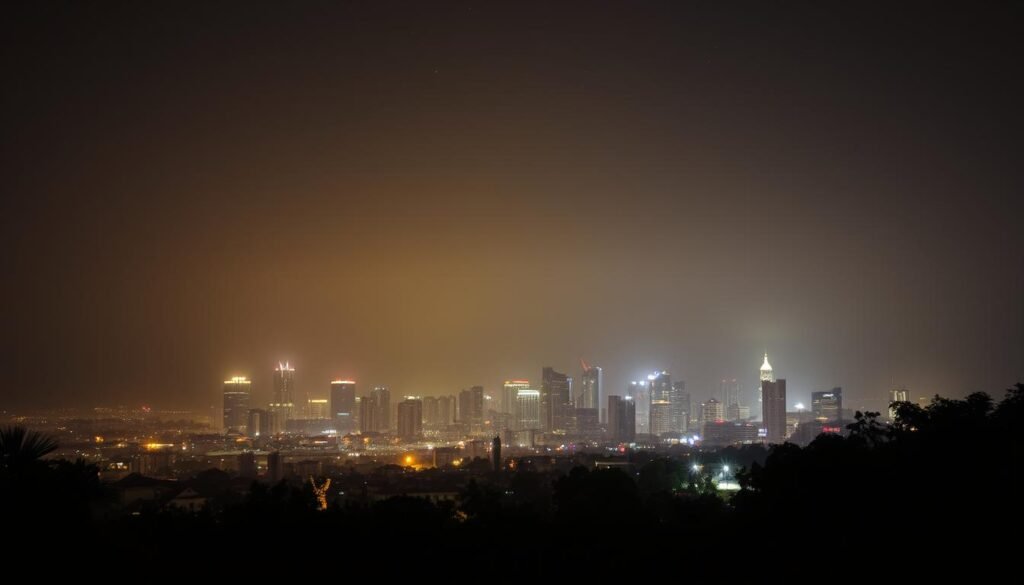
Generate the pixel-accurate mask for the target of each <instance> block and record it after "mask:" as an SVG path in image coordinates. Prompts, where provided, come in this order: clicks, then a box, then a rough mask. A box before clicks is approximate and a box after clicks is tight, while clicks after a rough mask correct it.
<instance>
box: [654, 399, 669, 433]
mask: <svg viewBox="0 0 1024 585" xmlns="http://www.w3.org/2000/svg"><path fill="white" fill-rule="evenodd" d="M650 429H651V431H650V432H651V434H652V435H655V436H661V435H663V434H665V433H670V432H672V405H671V404H670V403H669V401H668V400H651V422H650Z"/></svg>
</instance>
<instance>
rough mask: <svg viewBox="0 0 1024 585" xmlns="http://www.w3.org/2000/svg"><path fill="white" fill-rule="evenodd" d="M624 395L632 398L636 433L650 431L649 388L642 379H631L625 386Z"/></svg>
mask: <svg viewBox="0 0 1024 585" xmlns="http://www.w3.org/2000/svg"><path fill="white" fill-rule="evenodd" d="M626 396H628V397H630V398H632V399H633V406H634V410H635V411H636V434H638V435H646V434H649V433H650V432H651V390H650V388H649V386H648V384H647V382H644V381H633V382H630V383H629V386H627V387H626Z"/></svg>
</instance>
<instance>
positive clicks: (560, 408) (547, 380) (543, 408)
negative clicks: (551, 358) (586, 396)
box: [540, 367, 573, 432]
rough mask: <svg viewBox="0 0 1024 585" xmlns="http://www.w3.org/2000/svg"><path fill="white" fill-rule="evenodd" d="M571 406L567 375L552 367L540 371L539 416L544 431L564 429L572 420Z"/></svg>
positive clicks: (568, 426)
mask: <svg viewBox="0 0 1024 585" xmlns="http://www.w3.org/2000/svg"><path fill="white" fill-rule="evenodd" d="M572 415H573V407H572V402H571V390H570V382H569V377H568V376H566V375H565V374H562V373H560V372H556V371H555V369H554V368H551V367H545V368H544V369H543V370H542V371H541V386H540V416H541V424H542V428H543V430H544V431H547V432H551V431H566V430H568V429H569V428H570V426H571V422H572Z"/></svg>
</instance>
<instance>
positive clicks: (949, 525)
mask: <svg viewBox="0 0 1024 585" xmlns="http://www.w3.org/2000/svg"><path fill="white" fill-rule="evenodd" d="M896 412H897V421H896V422H895V423H894V424H891V425H883V424H881V423H880V422H879V421H878V413H858V414H857V418H856V421H855V422H854V423H853V424H851V425H850V426H849V430H850V433H849V434H848V435H847V436H840V435H822V436H820V437H818V438H817V439H816V440H815V441H814V442H812V443H811V444H810V445H809V446H807V447H805V448H800V447H797V446H795V445H792V444H785V445H779V446H775V447H773V448H772V449H771V450H770V452H769V454H768V455H767V458H766V459H764V463H763V465H762V464H760V463H758V462H757V461H756V459H758V458H757V457H752V458H751V459H750V460H751V461H754V462H753V463H750V464H749V465H746V466H745V467H744V468H743V469H741V470H740V471H739V472H738V474H737V475H738V479H739V482H740V485H741V489H740V491H739V492H737V493H735V495H733V496H731V497H727V498H723V496H722V495H721V494H720V493H719V492H718V491H717V490H716V489H715V488H714V485H713V484H712V483H711V478H710V477H709V476H708V475H707V474H706V473H702V472H701V473H695V472H694V470H693V468H692V467H691V463H692V462H690V461H686V460H681V459H668V458H659V459H654V460H651V461H648V462H646V463H645V464H644V465H642V466H641V467H639V469H638V471H637V472H636V473H635V474H630V473H627V472H624V471H622V470H619V469H593V470H591V469H586V468H582V467H578V468H575V469H573V470H571V471H570V472H569V473H567V474H561V475H559V476H557V477H552V476H551V475H550V474H547V473H542V472H536V471H518V472H508V473H503V474H495V475H492V476H489V477H484V478H481V479H475V480H471V481H470V482H469V483H468V484H467V485H466V486H465V488H464V489H463V490H462V491H461V492H460V493H459V495H458V497H457V498H456V499H454V500H441V501H433V500H428V499H425V498H419V497H404V496H396V497H392V498H389V499H385V500H379V501H372V500H367V499H360V498H344V499H336V500H333V501H331V503H330V505H329V507H328V509H327V510H324V511H321V510H319V509H318V504H317V500H316V497H315V494H314V493H313V490H312V488H311V486H310V485H309V484H308V483H306V484H303V485H302V486H301V487H299V486H297V485H289V484H287V483H281V484H278V485H275V486H267V485H263V484H259V483H254V484H253V485H252V487H251V488H250V489H249V490H248V491H247V492H246V493H245V494H242V495H238V494H233V495H232V494H225V495H224V496H223V497H220V498H216V499H214V500H211V504H210V505H209V506H207V507H206V508H205V509H203V510H202V511H199V512H197V513H190V512H184V511H180V510H175V509H169V508H167V507H159V508H158V507H154V508H153V509H151V510H145V509H143V510H141V511H138V512H137V513H136V514H127V515H125V514H109V513H105V512H104V511H105V510H106V511H109V510H110V509H112V507H111V502H110V498H111V497H112V496H111V494H110V493H109V492H108V491H107V490H105V489H104V487H103V486H102V485H101V484H100V483H99V482H98V480H97V479H96V473H95V469H94V468H91V467H90V466H87V465H84V464H81V463H69V462H64V461H48V460H45V459H42V456H43V455H45V454H46V452H49V451H48V450H52V449H51V447H52V445H50V444H48V443H46V439H45V437H42V436H38V435H35V434H33V433H27V432H25V431H24V430H20V429H7V430H5V431H4V432H3V433H2V435H3V437H2V442H0V448H2V449H3V465H2V467H0V489H2V494H0V495H2V497H0V506H2V507H3V512H4V518H5V526H6V527H7V528H8V529H12V528H13V529H15V533H16V534H20V535H21V536H20V540H19V539H18V538H16V539H15V544H16V546H20V547H21V549H22V550H24V551H26V552H27V553H33V554H35V553H39V554H42V555H44V556H45V555H52V556H56V557H64V558H73V559H79V560H81V559H96V558H117V559H119V560H121V561H123V562H128V563H132V564H139V565H150V564H160V563H166V562H169V559H173V562H174V563H175V566H176V567H200V566H202V564H203V563H205V562H207V561H208V560H209V558H210V556H211V555H213V556H215V557H216V558H218V559H221V560H222V561H223V562H227V563H234V564H235V565H232V566H233V567H234V570H236V571H238V572H240V573H245V574H256V575H259V574H262V572H263V571H264V570H266V569H265V568H264V567H266V565H267V563H273V562H274V559H282V560H281V561H280V562H281V563H284V565H281V566H276V567H274V568H275V569H284V568H286V567H287V566H292V565H291V564H292V563H296V562H297V563H299V564H300V565H299V566H300V567H302V568H303V569H304V570H307V571H311V572H314V573H324V574H331V573H332V572H333V571H338V572H337V573H336V574H337V575H349V576H352V575H364V574H366V575H371V576H372V575H377V576H379V577H380V578H381V579H387V578H389V577H390V576H397V575H399V574H421V575H432V576H437V577H439V578H446V577H448V578H451V579H454V580H463V579H470V578H480V577H482V576H484V575H488V574H491V575H494V576H495V577H496V578H497V577H501V578H510V579H518V580H523V579H526V580H533V579H544V580H549V579H551V578H554V577H558V576H561V575H565V576H566V577H568V578H571V577H573V576H579V575H581V574H595V575H602V576H605V577H608V576H612V575H622V576H623V577H629V576H630V575H632V576H637V575H641V574H644V575H663V574H670V575H677V576H678V577H679V578H680V579H682V578H685V577H693V576H699V575H709V576H715V575H717V576H720V577H727V576H731V577H733V578H737V579H738V578H741V577H750V578H759V576H764V575H765V571H769V572H770V573H771V575H773V576H774V577H778V578H780V579H781V578H784V576H785V574H786V572H785V570H784V568H785V567H789V569H791V570H794V571H797V573H798V574H802V573H803V572H804V571H809V572H810V573H808V575H815V574H820V575H825V573H815V571H828V573H827V574H828V575H833V576H841V575H845V574H848V572H849V571H850V570H853V569H854V568H855V567H858V566H862V567H875V568H882V567H890V569H888V570H889V571H890V572H889V573H888V574H892V571H899V572H904V571H907V570H908V568H909V567H918V570H928V569H936V570H940V569H941V567H943V566H952V565H956V566H967V565H968V564H974V566H975V569H976V570H981V571H984V570H986V569H985V568H986V567H988V568H994V567H998V566H1001V563H1005V562H1009V561H1011V560H1015V555H1014V554H1013V553H1014V552H1015V550H1016V549H1017V548H1018V543H1019V542H1021V540H1020V530H1021V526H1022V525H1021V520H1022V519H1024V515H1022V511H1024V504H1022V501H1021V496H1020V489H1021V488H1022V487H1024V484H1022V481H1021V464H1022V463H1024V458H1022V454H1024V450H1022V449H1024V440H1022V435H1021V432H1022V430H1021V429H1022V423H1024V385H1022V384H1017V385H1016V386H1015V387H1014V388H1011V389H1010V390H1008V391H1007V393H1006V396H1005V398H1003V399H1002V400H1001V401H999V402H998V403H996V402H995V401H994V400H993V399H992V398H991V397H990V396H989V395H986V394H983V393H976V394H972V395H970V396H968V397H967V398H966V399H964V400H951V399H945V398H939V397H936V398H935V399H934V400H933V401H932V403H931V404H930V405H928V406H927V407H920V406H917V405H914V404H909V403H900V404H897V405H896ZM19 433H20V434H19ZM746 455H748V456H749V455H750V454H749V453H747V454H746ZM733 456H734V457H735V458H737V459H742V455H740V454H739V453H736V452H734V453H733ZM9 531H10V530H9ZM11 550H14V549H11ZM271 552H272V553H273V554H270V553H271ZM15 558H28V557H27V556H26V557H15ZM285 559H287V560H285ZM894 559H895V560H898V561H900V562H899V563H897V564H896V569H893V568H891V567H892V563H893V561H894ZM908 563H910V564H908ZM779 571H781V572H779ZM666 572H667V573H666ZM764 578H772V577H767V576H766V577H764Z"/></svg>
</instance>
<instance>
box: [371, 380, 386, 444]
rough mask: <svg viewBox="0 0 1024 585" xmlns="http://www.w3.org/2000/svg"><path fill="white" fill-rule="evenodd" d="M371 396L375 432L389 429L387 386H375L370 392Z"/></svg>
mask: <svg viewBox="0 0 1024 585" xmlns="http://www.w3.org/2000/svg"><path fill="white" fill-rule="evenodd" d="M370 396H371V397H372V398H373V409H374V410H373V416H374V418H375V420H374V423H375V428H374V429H373V430H375V431H377V432H381V433H383V432H386V431H389V430H391V391H390V390H388V387H387V386H375V387H374V389H373V392H371V393H370Z"/></svg>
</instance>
